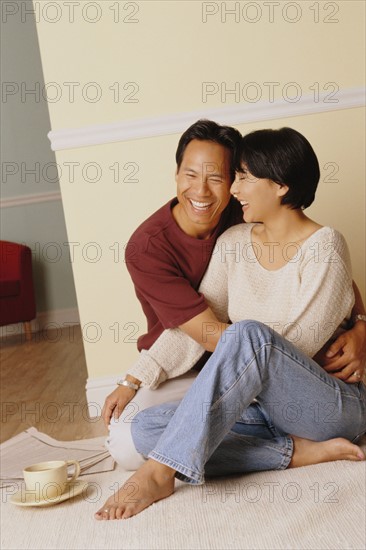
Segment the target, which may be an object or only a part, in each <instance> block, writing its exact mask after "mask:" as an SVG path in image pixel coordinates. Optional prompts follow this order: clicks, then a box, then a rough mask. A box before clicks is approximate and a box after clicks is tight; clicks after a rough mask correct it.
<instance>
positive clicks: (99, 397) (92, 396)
mask: <svg viewBox="0 0 366 550" xmlns="http://www.w3.org/2000/svg"><path fill="white" fill-rule="evenodd" d="M118 378H121V375H120V374H119V375H117V374H116V375H115V376H106V377H103V378H88V380H87V381H86V386H85V389H86V399H87V402H88V412H89V416H90V418H96V417H97V416H100V415H101V412H102V408H103V405H104V401H105V398H106V397H107V395H109V394H110V393H111V392H112V391H113V390H114V389H115V388H116V383H117V380H118Z"/></svg>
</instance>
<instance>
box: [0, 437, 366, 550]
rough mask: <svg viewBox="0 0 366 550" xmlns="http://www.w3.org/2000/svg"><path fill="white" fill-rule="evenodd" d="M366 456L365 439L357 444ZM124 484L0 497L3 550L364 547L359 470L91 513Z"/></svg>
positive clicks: (236, 481)
mask: <svg viewBox="0 0 366 550" xmlns="http://www.w3.org/2000/svg"><path fill="white" fill-rule="evenodd" d="M362 446H363V449H364V450H366V440H365V439H364V440H363V445H362ZM128 477H129V474H127V473H126V472H121V471H118V470H115V471H114V472H107V473H102V474H94V475H89V476H84V477H83V479H88V480H89V481H90V482H91V485H90V487H89V489H88V492H87V494H85V495H83V496H79V497H76V498H75V499H74V500H69V501H65V502H63V503H60V504H58V505H55V506H50V507H47V508H20V507H16V506H14V505H12V504H11V503H10V502H9V499H10V495H9V491H10V489H9V488H8V489H2V503H1V548H2V550H7V549H11V548H12V549H17V550H20V549H32V550H36V549H37V550H41V549H47V550H50V549H56V548H57V549H65V550H66V549H73V550H74V549H75V550H77V549H84V548H85V549H86V548H88V549H98V550H99V549H101V550H102V549H112V548H113V549H121V548H123V549H128V550H129V549H133V550H135V549H159V550H161V549H167V550H168V549H169V550H173V549H217V550H221V549H223V548H225V549H226V548H233V549H251V550H254V549H258V550H264V549H269V550H274V549H291V550H295V549H309V550H310V549H311V550H315V549H316V550H320V549H332V550H333V549H342V550H346V549H353V550H361V549H364V548H365V546H366V521H365V519H366V518H365V515H366V514H365V510H366V505H365V490H366V464H365V462H360V463H354V462H345V461H339V462H333V463H327V464H320V465H317V466H309V467H305V468H298V469H296V470H285V471H278V472H261V473H255V474H250V475H245V476H239V477H232V478H226V479H222V480H219V481H217V480H215V481H214V482H213V481H209V482H208V483H207V484H206V485H204V486H200V487H191V486H188V485H185V484H183V483H181V482H178V484H177V489H176V492H175V494H174V495H173V496H172V497H170V498H169V499H166V500H163V501H160V502H158V503H156V504H154V505H153V506H151V507H150V508H148V509H147V510H146V511H145V512H143V513H142V514H140V515H139V516H136V517H134V518H131V519H129V520H124V521H110V522H97V521H95V520H94V518H93V513H94V511H95V510H96V509H97V508H98V507H99V506H100V505H101V504H102V503H103V502H104V501H105V500H106V499H107V498H108V497H109V496H110V495H111V494H112V490H113V488H115V487H116V485H115V484H116V483H119V484H121V483H122V482H123V481H125V480H126V479H127V478H128Z"/></svg>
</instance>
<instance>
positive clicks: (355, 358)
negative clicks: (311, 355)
mask: <svg viewBox="0 0 366 550" xmlns="http://www.w3.org/2000/svg"><path fill="white" fill-rule="evenodd" d="M322 366H323V368H324V370H326V371H327V372H329V373H330V374H332V375H333V376H334V377H335V378H339V379H340V380H343V381H344V382H347V383H348V384H355V383H356V382H359V381H360V380H362V378H363V376H364V372H365V367H366V323H365V322H364V321H358V322H357V323H356V324H355V326H354V327H353V328H352V329H350V330H348V331H347V332H344V333H343V334H341V335H340V336H339V337H338V338H337V340H336V341H335V342H333V344H332V345H331V346H330V348H329V349H328V351H327V353H326V354H325V361H324V363H323V365H322ZM355 373H356V375H355Z"/></svg>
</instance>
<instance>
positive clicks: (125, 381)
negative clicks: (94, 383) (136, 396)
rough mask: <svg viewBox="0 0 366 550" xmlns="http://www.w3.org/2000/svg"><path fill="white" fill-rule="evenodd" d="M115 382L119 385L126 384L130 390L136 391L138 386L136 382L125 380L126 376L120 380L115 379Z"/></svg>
mask: <svg viewBox="0 0 366 550" xmlns="http://www.w3.org/2000/svg"><path fill="white" fill-rule="evenodd" d="M117 384H118V385H119V386H126V387H127V388H131V390H135V391H137V390H138V389H139V387H140V386H138V385H137V384H134V383H133V382H130V381H129V380H126V378H121V379H120V380H117Z"/></svg>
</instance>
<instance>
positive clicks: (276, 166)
mask: <svg viewBox="0 0 366 550" xmlns="http://www.w3.org/2000/svg"><path fill="white" fill-rule="evenodd" d="M238 168H239V173H240V177H239V178H237V180H236V181H235V182H234V183H233V185H232V189H231V192H232V194H233V195H234V196H235V197H236V198H237V199H238V200H239V201H240V203H241V204H242V208H243V213H244V219H245V221H246V222H248V223H246V224H240V225H238V226H234V227H232V228H231V229H229V230H228V231H226V232H225V233H224V234H223V235H222V236H221V237H220V238H219V239H218V241H217V251H216V253H215V254H214V255H213V256H212V259H211V262H210V265H209V268H208V270H207V272H206V274H205V277H204V279H203V281H202V284H201V287H200V291H201V292H203V293H204V295H205V298H206V300H207V302H208V303H209V304H210V305H211V308H212V311H209V312H204V313H203V314H200V315H199V316H197V323H198V324H199V326H200V327H201V329H202V330H203V331H204V333H205V335H206V336H207V339H208V341H210V342H212V348H214V347H215V345H216V343H217V342H218V340H219V342H218V344H217V346H216V348H215V352H214V353H213V355H212V356H211V358H210V359H209V361H208V362H207V363H206V365H205V367H204V368H203V369H202V371H201V372H200V374H199V375H198V376H197V378H196V379H195V381H194V382H193V384H192V386H191V388H190V389H189V390H188V392H187V394H186V395H185V397H184V399H183V400H182V401H181V403H169V404H164V405H159V406H157V407H152V408H150V409H147V410H145V411H142V412H141V413H139V414H138V415H137V420H138V422H136V423H135V424H134V425H133V426H132V435H133V439H134V442H135V445H136V449H137V450H138V451H139V452H140V453H141V454H142V455H144V456H148V457H149V459H148V460H147V462H146V463H145V464H144V465H143V466H142V467H141V468H140V469H139V470H138V471H137V472H136V474H134V475H133V476H132V477H131V478H130V480H129V482H128V483H127V484H125V486H124V487H122V489H121V490H120V491H119V492H118V493H117V494H116V495H114V497H112V498H111V499H109V500H108V501H107V503H106V504H105V505H104V507H103V508H102V509H101V510H100V511H99V512H98V513H97V514H96V517H97V519H114V518H128V517H130V516H132V515H135V514H137V513H139V512H140V511H141V510H143V509H144V508H146V507H147V506H149V505H150V504H151V503H152V502H155V501H157V500H159V499H161V498H165V497H167V496H169V495H170V494H171V493H172V492H173V490H174V477H177V478H179V479H182V480H183V481H186V482H189V483H193V484H200V483H203V482H204V475H205V474H206V475H228V474H233V473H243V472H248V471H255V470H268V469H284V468H288V467H297V466H304V465H307V464H315V463H319V462H325V461H331V460H340V459H348V460H363V459H364V458H365V457H364V455H363V453H362V451H361V450H360V448H359V447H358V446H357V445H355V444H353V443H351V441H355V440H356V439H357V437H359V436H360V435H361V434H362V433H364V432H365V431H366V414H365V410H366V388H365V386H364V384H363V383H362V382H359V383H358V384H346V383H344V382H342V381H341V380H338V379H337V378H335V377H333V376H331V375H329V374H328V373H327V372H325V371H324V370H323V369H322V368H321V367H320V366H319V365H318V364H317V362H316V360H314V358H315V359H316V358H317V357H319V354H320V353H321V349H322V348H323V347H325V345H326V344H327V343H329V340H330V339H331V338H334V337H335V335H336V334H337V333H338V332H339V331H340V330H342V329H344V327H345V326H346V324H347V322H348V320H349V317H350V313H351V309H352V306H353V303H354V294H353V290H352V275H351V267H350V260H349V254H348V250H347V246H346V243H345V241H344V239H343V237H342V235H341V234H340V233H338V232H337V231H335V230H333V229H331V228H329V227H322V226H320V225H319V224H317V223H316V222H314V221H313V220H311V219H310V218H308V217H307V216H305V214H304V213H303V209H304V208H306V207H308V206H309V205H310V204H311V203H312V202H313V200H314V196H315V191H316V187H317V184H318V181H319V165H318V161H317V158H316V155H315V153H314V151H313V149H312V147H311V145H310V144H309V142H308V141H307V140H306V139H305V138H304V137H303V136H302V135H301V134H299V133H298V132H296V131H295V130H292V129H290V128H282V129H281V130H261V131H257V132H253V133H251V134H249V135H247V136H246V137H244V138H243V142H242V148H241V154H240V158H239V165H238ZM244 291H245V292H244ZM244 294H245V299H244V298H243V295H244ZM215 315H216V316H217V317H218V318H219V319H221V320H222V321H225V322H223V323H218V322H217V320H216V317H215ZM228 319H230V320H231V321H232V322H233V324H232V325H231V326H229V325H228V324H227V321H228ZM241 319H250V320H246V321H241ZM223 330H224V332H222V331H223ZM220 334H222V336H221V338H219V336H220ZM182 342H184V343H185V346H186V347H185V350H184V351H185V355H186V357H187V360H186V359H185V358H182V357H180V358H179V360H180V362H182V360H183V363H187V362H188V363H189V362H192V361H195V360H196V359H197V358H198V357H199V354H200V353H202V348H201V347H200V346H198V345H197V344H195V342H194V341H193V340H192V339H190V338H189V337H187V336H186V335H184V333H183V332H181V331H179V330H177V329H174V330H171V331H166V333H164V334H163V335H162V337H161V341H160V345H161V346H165V347H166V349H167V350H169V352H170V354H171V355H173V356H174V357H177V354H176V353H175V354H174V352H173V350H176V349H179V346H180V345H181V344H182ZM182 349H183V348H182ZM175 360H177V359H175ZM131 488H132V491H131Z"/></svg>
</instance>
